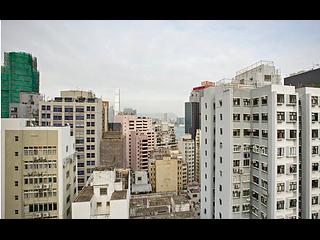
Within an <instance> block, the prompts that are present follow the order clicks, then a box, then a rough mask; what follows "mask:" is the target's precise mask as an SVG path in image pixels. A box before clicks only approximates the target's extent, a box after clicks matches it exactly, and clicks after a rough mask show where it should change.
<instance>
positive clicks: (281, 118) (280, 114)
mask: <svg viewBox="0 0 320 240" xmlns="http://www.w3.org/2000/svg"><path fill="white" fill-rule="evenodd" d="M277 120H278V122H283V121H285V114H284V112H277Z"/></svg>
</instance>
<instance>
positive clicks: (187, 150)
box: [178, 134, 195, 183]
mask: <svg viewBox="0 0 320 240" xmlns="http://www.w3.org/2000/svg"><path fill="white" fill-rule="evenodd" d="M178 148H179V151H180V152H181V154H182V159H183V160H184V161H185V162H186V163H187V179H188V183H192V182H194V181H195V159H194V157H195V152H194V151H195V148H194V140H193V139H192V138H191V134H185V136H183V137H182V139H181V140H179V141H178Z"/></svg>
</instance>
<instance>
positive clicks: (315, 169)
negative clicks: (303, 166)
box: [312, 163, 319, 172]
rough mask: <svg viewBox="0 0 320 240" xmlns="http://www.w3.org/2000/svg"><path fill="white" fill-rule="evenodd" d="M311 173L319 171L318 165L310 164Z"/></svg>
mask: <svg viewBox="0 0 320 240" xmlns="http://www.w3.org/2000/svg"><path fill="white" fill-rule="evenodd" d="M312 171H313V172H317V171H319V163H312Z"/></svg>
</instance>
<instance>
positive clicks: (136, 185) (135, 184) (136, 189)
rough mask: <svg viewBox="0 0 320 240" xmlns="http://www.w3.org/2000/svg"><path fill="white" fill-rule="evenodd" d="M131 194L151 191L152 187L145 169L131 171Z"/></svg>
mask: <svg viewBox="0 0 320 240" xmlns="http://www.w3.org/2000/svg"><path fill="white" fill-rule="evenodd" d="M131 182H132V186H131V193H132V194H140V193H151V192H152V187H151V184H150V183H149V178H148V172H147V171H133V172H132V181H131Z"/></svg>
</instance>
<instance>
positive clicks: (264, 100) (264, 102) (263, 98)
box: [261, 96, 268, 105]
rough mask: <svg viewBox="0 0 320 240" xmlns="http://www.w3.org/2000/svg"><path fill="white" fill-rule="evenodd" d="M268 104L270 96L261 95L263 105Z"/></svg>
mask: <svg viewBox="0 0 320 240" xmlns="http://www.w3.org/2000/svg"><path fill="white" fill-rule="evenodd" d="M267 104H268V96H265V97H261V105H267Z"/></svg>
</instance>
